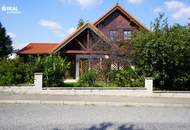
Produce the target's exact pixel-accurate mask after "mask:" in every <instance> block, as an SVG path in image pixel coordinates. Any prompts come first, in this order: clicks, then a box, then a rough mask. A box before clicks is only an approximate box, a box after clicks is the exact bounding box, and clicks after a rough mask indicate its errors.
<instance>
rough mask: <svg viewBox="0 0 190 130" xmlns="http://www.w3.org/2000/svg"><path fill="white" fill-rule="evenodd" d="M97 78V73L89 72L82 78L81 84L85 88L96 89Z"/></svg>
mask: <svg viewBox="0 0 190 130" xmlns="http://www.w3.org/2000/svg"><path fill="white" fill-rule="evenodd" d="M96 77H97V73H96V71H95V70H89V71H87V72H85V73H84V74H82V75H81V76H80V79H79V84H80V86H83V87H94V86H95V85H96Z"/></svg>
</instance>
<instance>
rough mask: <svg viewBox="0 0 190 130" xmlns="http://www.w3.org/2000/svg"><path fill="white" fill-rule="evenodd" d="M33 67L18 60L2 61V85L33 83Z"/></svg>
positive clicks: (0, 70)
mask: <svg viewBox="0 0 190 130" xmlns="http://www.w3.org/2000/svg"><path fill="white" fill-rule="evenodd" d="M31 68H32V66H31V65H30V64H28V63H20V62H19V61H18V60H7V59H0V85H11V84H21V83H32V82H33V79H34V77H33V70H32V69H31Z"/></svg>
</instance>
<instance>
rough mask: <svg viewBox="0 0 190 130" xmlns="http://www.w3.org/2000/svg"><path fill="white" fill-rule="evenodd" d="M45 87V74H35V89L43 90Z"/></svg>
mask: <svg viewBox="0 0 190 130" xmlns="http://www.w3.org/2000/svg"><path fill="white" fill-rule="evenodd" d="M42 85H43V73H34V87H36V88H38V89H39V90H42Z"/></svg>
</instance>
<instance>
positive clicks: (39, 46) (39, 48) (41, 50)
mask: <svg viewBox="0 0 190 130" xmlns="http://www.w3.org/2000/svg"><path fill="white" fill-rule="evenodd" d="M58 45H59V44H58V43H30V44H28V45H27V46H25V47H24V48H23V49H21V50H19V51H18V52H17V54H50V53H51V52H52V51H53V49H54V48H55V47H56V46H58Z"/></svg>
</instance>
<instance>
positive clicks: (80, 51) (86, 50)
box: [17, 4, 147, 79]
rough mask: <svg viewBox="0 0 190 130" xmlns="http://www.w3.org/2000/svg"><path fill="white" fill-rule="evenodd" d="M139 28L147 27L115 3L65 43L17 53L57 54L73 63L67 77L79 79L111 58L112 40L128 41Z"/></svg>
mask: <svg viewBox="0 0 190 130" xmlns="http://www.w3.org/2000/svg"><path fill="white" fill-rule="evenodd" d="M140 29H146V28H145V27H144V26H143V25H142V24H141V23H140V22H139V21H137V20H136V19H135V18H134V17H133V16H132V15H131V14H129V13H128V12H127V11H125V10H124V9H123V8H122V7H121V6H119V5H118V4H116V5H115V6H114V7H113V8H112V9H111V10H109V11H108V12H107V13H105V14H104V15H103V16H102V17H100V18H99V19H98V20H97V21H96V22H95V23H94V24H91V23H86V24H85V25H83V26H82V27H80V28H79V29H78V30H76V31H75V32H74V33H73V34H71V35H70V36H68V37H67V38H66V39H64V40H63V41H62V42H60V43H56V44H55V43H54V44H52V43H51V44H49V43H30V44H29V45H27V46H26V47H24V48H23V49H21V50H20V51H18V52H17V54H18V55H20V56H21V57H22V56H25V55H29V54H30V55H49V54H58V55H60V56H62V57H67V59H68V60H69V61H70V62H71V69H70V71H69V72H68V73H67V78H72V79H78V78H79V75H80V74H81V73H83V71H84V70H85V68H87V69H89V68H90V67H93V65H95V64H97V63H101V62H102V60H103V59H106V58H109V55H108V53H107V51H106V49H108V48H110V49H111V46H112V44H110V43H112V41H116V42H117V41H127V40H129V39H130V37H131V34H132V33H133V32H136V31H138V30H140ZM146 30H147V29H146ZM116 42H114V44H116ZM92 59H94V60H95V62H94V61H92ZM90 61H91V62H90Z"/></svg>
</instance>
